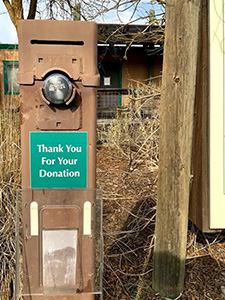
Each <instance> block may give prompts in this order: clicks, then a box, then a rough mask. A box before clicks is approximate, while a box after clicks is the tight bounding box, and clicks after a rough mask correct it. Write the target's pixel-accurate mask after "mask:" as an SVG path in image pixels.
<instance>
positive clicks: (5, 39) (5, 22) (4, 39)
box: [0, 0, 162, 44]
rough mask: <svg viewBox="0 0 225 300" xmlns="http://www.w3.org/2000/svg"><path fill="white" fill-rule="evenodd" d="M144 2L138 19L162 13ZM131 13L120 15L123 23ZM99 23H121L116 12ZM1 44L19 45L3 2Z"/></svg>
mask: <svg viewBox="0 0 225 300" xmlns="http://www.w3.org/2000/svg"><path fill="white" fill-rule="evenodd" d="M143 2H145V3H144V4H143V5H142V8H141V10H140V12H139V15H137V17H139V16H141V14H146V11H149V10H150V9H155V11H156V14H158V13H161V12H162V11H161V8H160V7H159V6H157V5H153V4H149V1H147V0H143ZM131 13H132V11H127V10H126V11H124V12H123V13H120V21H122V23H127V22H129V18H130V15H131ZM97 21H98V22H99V23H119V19H118V16H117V15H116V13H115V12H110V13H108V15H106V16H105V17H104V18H100V19H98V20H97ZM142 23H143V21H142ZM0 43H3V44H16V43H18V39H17V34H16V29H15V27H14V25H13V23H12V22H11V20H10V18H9V15H8V13H7V11H6V8H5V6H4V4H3V2H2V0H0Z"/></svg>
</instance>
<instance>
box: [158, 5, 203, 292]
mask: <svg viewBox="0 0 225 300" xmlns="http://www.w3.org/2000/svg"><path fill="white" fill-rule="evenodd" d="M201 8H202V0H191V1H190V0H184V1H180V0H167V3H166V31H165V46H164V47H165V48H164V65H163V83H162V99H161V128H160V154H159V155H160V162H159V180H158V203H157V217H156V230H155V238H156V241H155V250H154V269H153V288H154V289H155V291H157V292H159V294H160V295H161V296H166V297H170V298H175V297H177V296H179V294H180V293H181V292H182V291H183V285H184V269H185V256H186V239H187V223H188V206H189V194H190V185H191V181H192V176H191V154H192V140H193V123H194V103H195V96H196V75H197V63H198V45H199V24H200V22H199V20H200V12H201Z"/></svg>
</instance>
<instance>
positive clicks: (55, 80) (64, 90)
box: [42, 73, 73, 104]
mask: <svg viewBox="0 0 225 300" xmlns="http://www.w3.org/2000/svg"><path fill="white" fill-rule="evenodd" d="M42 91H43V95H44V97H45V98H46V99H47V100H48V101H49V102H51V103H53V104H62V103H65V102H67V101H68V100H69V99H70V97H71V96H72V92H73V86H72V83H71V82H70V80H69V79H68V78H67V77H66V76H65V75H63V74H60V73H54V74H51V75H49V76H48V77H47V78H46V79H45V80H44V83H43V88H42Z"/></svg>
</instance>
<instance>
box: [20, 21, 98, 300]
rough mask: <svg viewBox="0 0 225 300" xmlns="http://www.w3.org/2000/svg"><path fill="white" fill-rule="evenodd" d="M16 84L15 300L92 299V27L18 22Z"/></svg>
mask: <svg viewBox="0 0 225 300" xmlns="http://www.w3.org/2000/svg"><path fill="white" fill-rule="evenodd" d="M18 82H19V84H20V95H21V98H20V99H21V106H20V109H21V150H22V190H21V191H20V192H19V193H18V201H17V276H16V277H17V278H16V299H20V298H21V297H22V298H25V299H32V300H33V299H37V300H39V299H44V300H48V299H52V300H53V299H57V300H66V299H71V300H92V299H94V297H95V296H94V295H95V294H98V293H100V292H101V287H100V281H101V280H97V279H96V278H97V277H98V279H99V277H100V273H101V234H100V233H101V205H100V202H101V201H100V198H101V197H100V196H99V193H98V191H97V190H95V181H96V176H95V172H96V86H97V85H98V82H99V74H98V71H97V24H96V23H94V22H82V21H76V22H72V21H42V20H37V21H36V20H26V21H21V22H20V23H19V72H18ZM96 270H97V273H98V274H97V275H96Z"/></svg>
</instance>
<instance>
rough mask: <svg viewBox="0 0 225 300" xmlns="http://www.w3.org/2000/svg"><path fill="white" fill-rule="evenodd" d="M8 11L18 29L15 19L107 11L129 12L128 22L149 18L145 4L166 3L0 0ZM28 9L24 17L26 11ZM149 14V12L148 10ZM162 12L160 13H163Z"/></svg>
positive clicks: (66, 17)
mask: <svg viewBox="0 0 225 300" xmlns="http://www.w3.org/2000/svg"><path fill="white" fill-rule="evenodd" d="M2 1H3V3H4V5H5V7H6V9H7V12H8V14H9V16H10V18H11V20H12V23H13V24H14V26H15V28H16V30H18V21H19V20H23V19H25V18H26V19H35V18H38V19H52V20H80V19H81V18H82V19H83V20H85V21H91V20H96V21H98V19H99V18H100V17H104V16H105V15H106V14H107V13H109V12H111V11H114V12H116V15H117V18H118V20H119V21H121V23H122V20H121V16H122V15H124V13H125V12H127V11H130V20H129V22H132V23H133V22H135V21H137V20H145V19H146V20H149V11H147V10H146V9H145V8H144V4H153V5H154V4H155V5H157V4H161V5H162V6H164V5H165V1H164V0H150V1H145V0H43V1H40V0H39V1H38V0H30V1H25V0H2ZM26 11H27V12H28V13H27V15H26V16H25V12H26ZM150 14H151V13H150ZM162 14H163V13H162Z"/></svg>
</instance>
